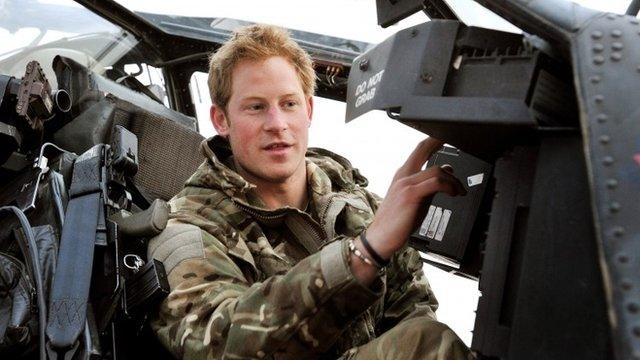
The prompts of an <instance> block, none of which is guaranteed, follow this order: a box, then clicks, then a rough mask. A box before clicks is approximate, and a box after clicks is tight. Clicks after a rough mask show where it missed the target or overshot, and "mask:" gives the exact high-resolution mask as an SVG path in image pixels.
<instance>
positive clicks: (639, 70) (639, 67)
mask: <svg viewBox="0 0 640 360" xmlns="http://www.w3.org/2000/svg"><path fill="white" fill-rule="evenodd" d="M636 71H637V72H639V73H640V65H638V67H637V68H636Z"/></svg>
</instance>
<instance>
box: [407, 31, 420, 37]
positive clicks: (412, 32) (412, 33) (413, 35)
mask: <svg viewBox="0 0 640 360" xmlns="http://www.w3.org/2000/svg"><path fill="white" fill-rule="evenodd" d="M409 35H411V37H416V35H418V30H417V29H412V30H411V33H410V34H409Z"/></svg>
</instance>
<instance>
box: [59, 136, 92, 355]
mask: <svg viewBox="0 0 640 360" xmlns="http://www.w3.org/2000/svg"><path fill="white" fill-rule="evenodd" d="M103 152H104V145H102V144H100V145H96V146H94V147H93V148H91V149H90V150H88V151H87V152H85V153H84V154H82V155H81V156H80V157H78V158H77V159H76V162H75V164H74V166H73V177H72V180H71V188H70V190H69V203H68V205H67V211H66V213H65V221H64V226H63V227H62V236H61V239H60V251H59V253H58V267H57V269H56V273H55V275H54V277H53V287H52V291H51V301H50V307H49V319H48V321H47V337H48V338H49V343H48V347H49V349H50V350H53V352H54V353H57V354H58V355H59V354H60V353H61V352H62V353H64V352H66V351H67V350H69V349H71V348H73V347H74V344H75V343H76V341H77V339H78V336H79V335H80V333H81V332H82V331H83V330H84V327H85V321H86V315H87V300H88V297H89V286H90V283H91V270H92V265H93V251H94V246H95V241H96V228H97V226H98V216H99V215H100V206H103V199H102V194H101V191H102V188H101V184H100V178H101V172H102V159H103ZM51 355H53V354H50V356H51ZM69 355H72V354H67V356H65V357H68V356H69Z"/></svg>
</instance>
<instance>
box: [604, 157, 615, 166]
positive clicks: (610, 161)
mask: <svg viewBox="0 0 640 360" xmlns="http://www.w3.org/2000/svg"><path fill="white" fill-rule="evenodd" d="M613 162H614V160H613V157H611V156H605V157H604V158H603V159H602V163H603V164H604V165H605V166H609V165H611V164H613Z"/></svg>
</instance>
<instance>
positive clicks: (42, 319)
mask: <svg viewBox="0 0 640 360" xmlns="http://www.w3.org/2000/svg"><path fill="white" fill-rule="evenodd" d="M5 211H6V212H11V213H13V214H14V215H15V216H16V217H17V218H18V221H20V226H21V227H22V229H23V230H24V234H25V236H26V237H27V245H28V248H29V249H28V250H29V256H30V257H31V261H30V262H31V266H32V267H33V272H34V274H33V278H34V280H35V283H36V298H37V301H38V332H39V335H40V344H39V347H40V359H41V360H46V352H45V338H44V336H45V335H44V331H45V327H46V321H47V317H46V316H47V304H46V303H45V301H44V291H43V286H42V273H41V272H40V262H39V260H38V259H39V257H38V248H37V245H36V239H35V236H34V235H33V230H31V224H29V220H28V219H27V217H26V216H25V214H24V212H22V210H20V209H18V208H17V207H15V206H3V207H0V212H5ZM25 256H26V254H25Z"/></svg>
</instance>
